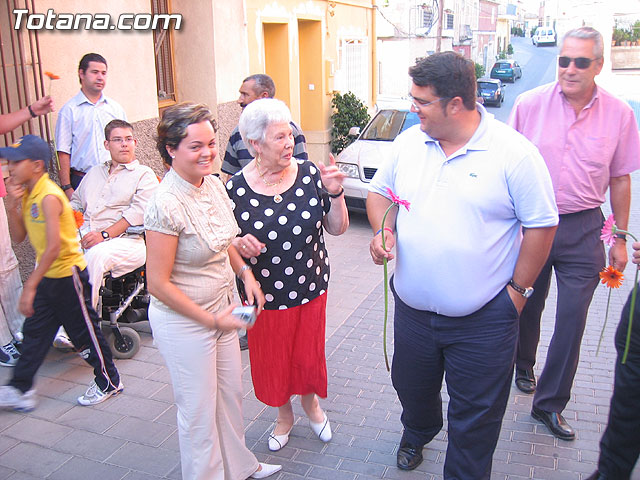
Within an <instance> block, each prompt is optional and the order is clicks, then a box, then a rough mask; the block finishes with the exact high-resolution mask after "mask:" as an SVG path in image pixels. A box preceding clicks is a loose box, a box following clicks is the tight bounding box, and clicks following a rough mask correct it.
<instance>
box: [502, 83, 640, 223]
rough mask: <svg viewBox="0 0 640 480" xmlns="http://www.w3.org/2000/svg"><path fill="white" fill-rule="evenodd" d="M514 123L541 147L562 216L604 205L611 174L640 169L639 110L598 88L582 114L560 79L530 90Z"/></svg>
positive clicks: (518, 106) (517, 108)
mask: <svg viewBox="0 0 640 480" xmlns="http://www.w3.org/2000/svg"><path fill="white" fill-rule="evenodd" d="M509 125H511V126H512V127H513V128H515V129H516V130H518V131H519V132H520V133H522V134H523V135H524V136H525V137H527V138H528V139H529V140H531V142H533V144H534V145H535V146H536V147H538V149H539V150H540V153H541V154H542V157H543V158H544V161H545V162H546V164H547V167H548V168H549V173H550V174H551V181H552V182H553V190H554V193H555V196H556V202H557V204H558V211H559V212H560V213H561V214H566V213H575V212H580V211H583V210H588V209H591V208H596V207H599V206H600V205H602V204H603V203H604V202H605V194H606V192H607V189H608V188H609V183H610V180H611V177H621V176H624V175H627V174H629V173H631V172H633V171H635V170H637V169H638V168H640V158H639V157H638V152H640V135H639V134H638V124H637V123H636V120H635V117H634V115H633V110H632V109H631V107H630V106H629V105H627V104H626V103H625V102H623V101H622V100H620V99H619V98H616V97H615V96H613V95H611V94H610V93H609V92H607V91H606V90H604V89H603V88H601V87H598V86H596V89H595V91H594V94H593V98H592V99H591V101H590V102H589V103H588V104H587V105H586V106H585V107H584V108H583V109H582V111H580V113H579V114H577V115H576V112H575V110H574V109H573V107H572V106H571V105H570V104H569V101H568V100H567V99H566V98H565V96H564V94H563V93H562V90H561V89H560V86H559V84H558V82H554V83H550V84H547V85H542V86H540V87H538V88H535V89H533V90H529V91H528V92H525V93H523V94H522V95H520V96H519V97H518V98H517V99H516V103H515V105H514V106H513V110H512V111H511V116H510V117H509Z"/></svg>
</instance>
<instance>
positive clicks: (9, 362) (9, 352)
mask: <svg viewBox="0 0 640 480" xmlns="http://www.w3.org/2000/svg"><path fill="white" fill-rule="evenodd" d="M19 358H20V352H19V351H18V349H16V346H15V345H14V344H13V343H12V342H9V343H7V344H6V345H5V346H3V347H0V365H3V366H5V367H15V365H16V363H18V359H19Z"/></svg>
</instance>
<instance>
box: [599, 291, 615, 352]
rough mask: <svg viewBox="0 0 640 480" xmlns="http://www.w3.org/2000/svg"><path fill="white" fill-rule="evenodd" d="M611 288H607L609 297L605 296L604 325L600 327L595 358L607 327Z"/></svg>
mask: <svg viewBox="0 0 640 480" xmlns="http://www.w3.org/2000/svg"><path fill="white" fill-rule="evenodd" d="M611 290H612V289H611V288H609V295H608V296H607V310H606V311H605V314H604V324H603V325H602V331H601V332H600V340H598V348H596V356H597V355H598V352H599V351H600V344H601V343H602V337H604V329H605V328H606V326H607V319H608V318H609V304H610V303H611Z"/></svg>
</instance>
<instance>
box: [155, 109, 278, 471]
mask: <svg viewBox="0 0 640 480" xmlns="http://www.w3.org/2000/svg"><path fill="white" fill-rule="evenodd" d="M215 142H216V140H215V122H214V120H213V116H212V115H211V112H210V111H209V109H208V108H207V107H206V106H205V105H197V104H193V103H181V104H178V105H175V106H173V107H170V108H168V109H167V110H165V112H164V114H163V116H162V119H161V121H160V124H159V125H158V140H157V147H158V150H159V152H160V154H161V155H162V157H163V159H164V161H165V162H166V163H167V164H169V165H170V166H171V169H170V170H169V171H168V172H167V173H166V175H165V177H164V178H163V180H162V182H161V183H160V185H159V186H158V188H157V190H156V192H155V194H154V196H153V198H152V199H151V201H150V202H149V205H148V207H147V211H146V214H145V228H146V232H147V279H148V286H149V291H150V292H151V295H152V299H151V306H150V308H149V319H150V322H151V327H152V329H153V336H154V339H155V341H156V343H157V345H158V348H159V349H160V352H161V353H162V355H163V357H164V359H165V362H166V364H167V367H168V369H169V372H170V374H171V380H172V383H173V390H174V396H175V402H176V405H177V407H178V433H179V439H180V455H181V461H182V478H184V479H185V480H205V479H206V480H210V479H220V480H222V479H224V480H243V479H245V478H247V477H253V478H264V477H266V476H269V475H271V474H273V473H275V472H277V471H279V470H280V468H281V467H280V466H279V465H268V464H260V463H258V460H257V459H256V457H255V456H254V455H253V454H252V453H251V452H250V451H249V450H248V449H247V447H246V446H245V442H244V426H243V420H242V409H241V403H242V383H241V369H242V365H241V360H240V349H239V345H238V335H237V331H236V329H238V328H241V327H243V326H244V324H243V323H242V322H241V321H240V320H239V319H237V318H236V317H234V316H233V315H232V314H231V311H232V309H233V308H234V307H235V306H236V305H234V304H233V303H232V295H233V285H234V272H235V274H236V275H238V276H239V277H240V278H241V279H242V280H243V281H244V284H245V288H246V294H247V297H248V299H249V301H250V302H252V303H253V301H254V300H255V301H256V303H257V304H258V306H259V310H261V309H262V306H263V304H264V296H263V295H262V292H261V291H260V287H259V286H258V284H257V282H256V280H255V278H254V276H253V274H252V272H251V269H250V268H248V266H247V265H246V264H245V262H244V260H242V258H241V257H240V255H239V254H238V252H237V251H236V250H235V248H234V247H233V246H232V245H231V240H232V239H233V238H234V237H235V236H236V234H237V233H238V226H237V224H236V222H235V219H234V216H233V211H232V209H231V203H230V200H229V198H228V196H227V194H226V192H225V190H224V187H223V185H222V183H221V182H220V181H219V180H218V179H217V178H216V177H214V176H212V175H211V173H212V171H213V161H214V159H215V157H216V155H217V153H218V150H217V146H216V143H215Z"/></svg>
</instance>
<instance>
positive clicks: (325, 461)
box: [292, 450, 342, 469]
mask: <svg viewBox="0 0 640 480" xmlns="http://www.w3.org/2000/svg"><path fill="white" fill-rule="evenodd" d="M292 460H294V461H295V462H298V463H306V464H308V465H317V466H320V467H327V468H332V469H335V468H337V467H338V465H339V464H340V462H341V461H342V458H341V457H339V456H333V455H327V452H326V451H325V452H323V453H313V452H306V451H303V450H301V451H299V452H298V453H297V454H296V455H295V456H294V457H293V459H292Z"/></svg>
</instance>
